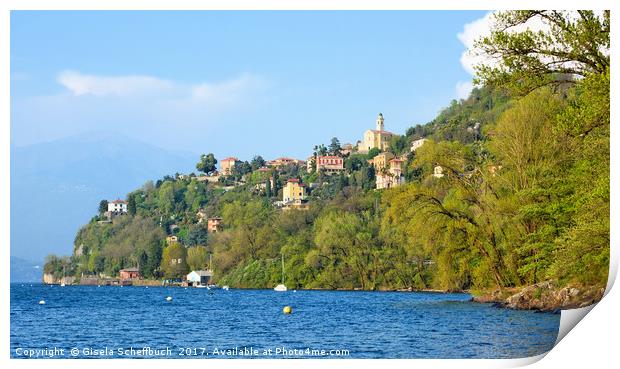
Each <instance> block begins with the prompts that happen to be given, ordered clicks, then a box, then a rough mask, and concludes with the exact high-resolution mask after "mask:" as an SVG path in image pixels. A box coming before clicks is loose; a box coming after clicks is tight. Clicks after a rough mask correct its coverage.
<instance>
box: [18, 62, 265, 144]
mask: <svg viewBox="0 0 620 369" xmlns="http://www.w3.org/2000/svg"><path fill="white" fill-rule="evenodd" d="M56 81H57V82H58V83H59V85H60V86H62V88H63V90H62V91H61V92H60V93H56V94H51V95H41V96H31V97H26V98H17V99H15V100H14V101H13V102H12V107H13V110H12V121H11V127H12V131H11V138H12V140H14V142H15V143H16V144H20V145H24V144H30V143H35V142H41V141H49V140H51V139H56V138H60V137H64V136H68V135H72V134H75V133H81V132H88V131H100V130H104V131H110V132H118V133H121V134H125V135H127V136H131V137H138V138H140V139H143V140H147V141H149V140H150V142H152V143H155V144H157V145H160V146H167V145H170V143H171V142H174V143H175V145H180V146H181V147H184V148H187V149H192V150H197V151H199V150H201V149H202V148H203V147H204V145H205V142H206V141H207V140H214V137H216V136H215V134H216V133H217V134H220V135H222V134H223V133H222V131H223V130H228V131H226V132H229V131H230V132H235V134H237V132H249V131H251V130H252V129H254V126H255V125H259V124H261V123H260V122H263V121H264V120H265V119H268V118H266V114H264V111H265V110H267V109H273V104H274V103H275V102H274V101H275V100H277V96H275V95H274V93H275V90H273V89H272V88H271V82H270V81H268V80H267V79H266V78H264V77H262V76H259V75H256V74H252V73H241V74H238V75H235V76H232V77H231V78H227V79H223V80H220V81H208V82H206V81H203V82H195V83H187V82H184V81H179V80H171V79H163V78H159V77H156V76H148V75H115V76H102V75H95V74H87V73H83V72H79V71H64V72H61V73H59V74H58V75H57V76H56ZM260 114H263V116H259V115H260ZM231 127H235V129H232V130H231Z"/></svg>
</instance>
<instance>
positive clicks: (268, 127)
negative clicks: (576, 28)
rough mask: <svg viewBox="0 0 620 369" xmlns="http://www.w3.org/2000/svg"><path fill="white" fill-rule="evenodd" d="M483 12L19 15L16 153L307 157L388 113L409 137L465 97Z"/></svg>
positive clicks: (14, 44) (14, 52) (15, 18)
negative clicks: (35, 147) (146, 147)
mask: <svg viewBox="0 0 620 369" xmlns="http://www.w3.org/2000/svg"><path fill="white" fill-rule="evenodd" d="M485 14H487V12H482V11H459V12H449V11H437V12H424V11H398V12H393V11H372V12H369V11H340V12H334V11H332V12H291V11H280V12H271V11H257V12H250V11H245V12H243V11H234V12H233V11H231V12H209V11H202V12H198V11H191V12H182V11H174V12H146V11H140V12H75V11H73V12H64V11H53V12H25V11H20V12H15V11H14V12H12V15H11V98H12V99H11V110H12V112H11V116H12V117H11V121H12V123H11V142H12V144H13V145H16V146H22V145H29V144H34V143H38V142H43V141H49V140H54V139H58V138H62V137H66V136H71V135H75V134H79V133H85V132H94V133H93V134H97V132H106V131H109V132H116V133H120V134H123V135H126V136H129V137H133V138H138V139H141V140H143V141H146V142H148V143H151V144H154V145H157V146H161V147H165V148H170V149H174V150H184V151H191V152H195V153H197V154H198V153H202V152H213V153H215V154H216V156H217V157H220V158H222V157H224V156H231V155H235V156H238V157H239V158H241V159H250V158H251V157H252V156H253V155H254V154H260V155H263V156H264V157H265V158H267V159H269V158H273V157H276V156H282V155H287V156H293V157H299V158H305V157H307V156H308V155H309V154H310V153H311V150H312V147H313V146H314V145H315V144H319V143H328V142H329V140H330V138H331V137H333V136H336V137H338V138H340V140H341V142H353V143H354V142H355V141H356V140H359V139H361V137H362V134H363V131H364V130H366V129H368V128H370V127H373V125H374V120H375V117H376V115H377V114H378V113H379V112H382V113H383V114H384V116H385V119H386V129H388V130H390V131H393V132H396V133H401V134H402V133H404V131H405V130H406V129H407V128H408V127H410V126H412V125H415V124H419V123H426V122H427V121H429V120H431V119H432V118H434V117H435V116H436V114H437V112H438V111H439V110H440V109H441V108H442V107H445V106H447V105H448V104H449V103H450V100H451V99H454V98H456V97H458V96H459V94H461V95H462V92H460V93H459V92H458V91H457V85H463V84H467V83H468V82H469V81H471V78H472V76H471V74H470V72H468V70H467V69H466V68H467V66H466V65H464V62H463V60H461V59H462V54H463V52H464V51H465V49H466V45H465V44H466V42H465V41H464V39H466V38H468V37H470V38H471V35H469V36H467V37H464V36H463V32H464V29H465V33H467V32H466V31H467V27H466V25H468V24H469V25H471V24H476V22H478V23H479V21H480V20H481V19H482V18H483V17H484V16H485ZM470 28H471V27H470ZM459 33H461V37H458V36H457V35H458V34H459Z"/></svg>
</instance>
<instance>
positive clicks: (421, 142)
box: [410, 138, 428, 152]
mask: <svg viewBox="0 0 620 369" xmlns="http://www.w3.org/2000/svg"><path fill="white" fill-rule="evenodd" d="M426 141H428V140H427V139H426V138H420V139H418V140H415V141H413V142H412V143H411V149H410V150H411V152H414V151H416V150H417V149H419V148H420V147H422V145H424V143H425V142H426Z"/></svg>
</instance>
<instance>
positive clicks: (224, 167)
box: [220, 156, 239, 176]
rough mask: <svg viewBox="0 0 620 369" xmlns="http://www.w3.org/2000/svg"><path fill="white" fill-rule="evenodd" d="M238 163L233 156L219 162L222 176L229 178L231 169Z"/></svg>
mask: <svg viewBox="0 0 620 369" xmlns="http://www.w3.org/2000/svg"><path fill="white" fill-rule="evenodd" d="M238 161H239V159H237V158H235V157H234V156H231V157H229V158H226V159H222V160H220V170H221V172H222V174H224V175H225V176H229V175H230V174H231V173H232V168H233V167H234V166H235V164H236V163H237V162H238Z"/></svg>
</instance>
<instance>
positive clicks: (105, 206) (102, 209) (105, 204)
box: [99, 200, 108, 214]
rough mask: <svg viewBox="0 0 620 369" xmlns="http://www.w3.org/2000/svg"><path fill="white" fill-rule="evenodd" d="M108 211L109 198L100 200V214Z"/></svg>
mask: <svg viewBox="0 0 620 369" xmlns="http://www.w3.org/2000/svg"><path fill="white" fill-rule="evenodd" d="M106 211H108V200H101V201H99V214H103V213H105V212H106Z"/></svg>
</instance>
